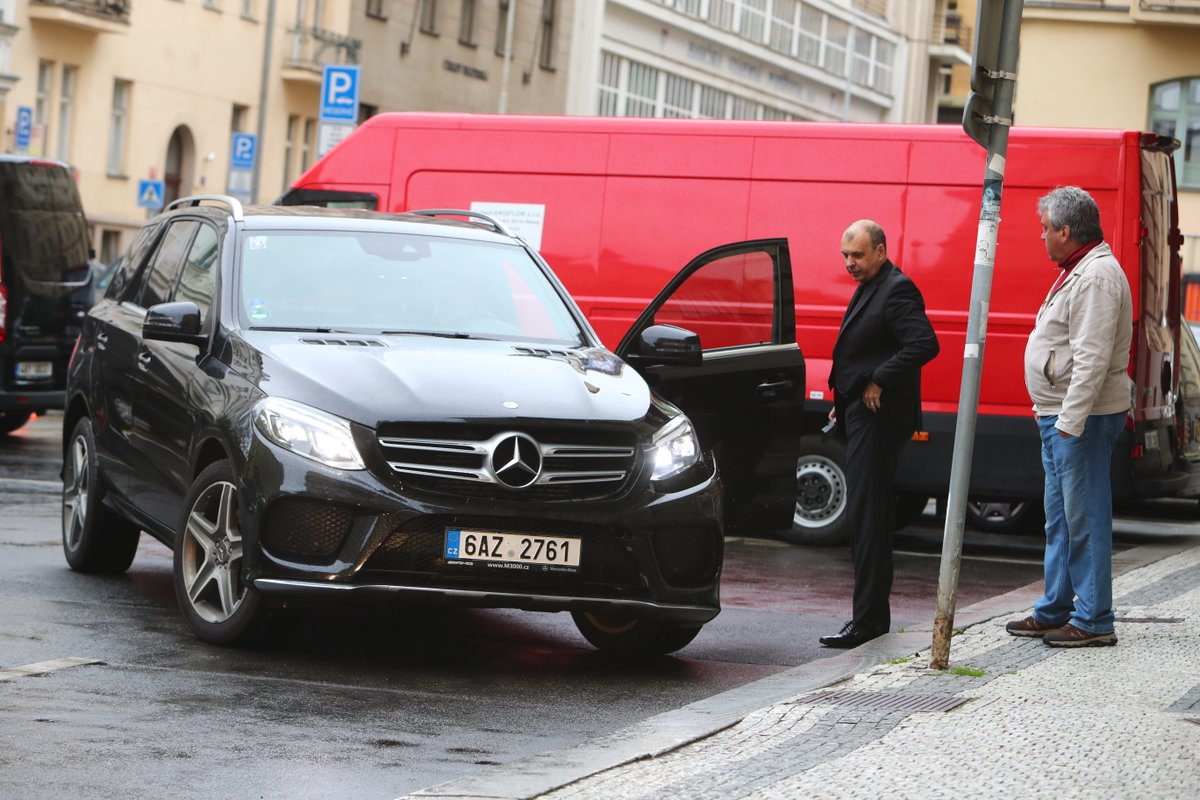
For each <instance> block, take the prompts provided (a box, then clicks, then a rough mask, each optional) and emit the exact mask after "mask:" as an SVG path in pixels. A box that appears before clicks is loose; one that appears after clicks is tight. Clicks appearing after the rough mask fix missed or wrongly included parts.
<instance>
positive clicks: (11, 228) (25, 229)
mask: <svg viewBox="0 0 1200 800" xmlns="http://www.w3.org/2000/svg"><path fill="white" fill-rule="evenodd" d="M0 242H2V243H3V247H4V260H5V266H6V267H9V268H11V269H12V270H14V271H15V272H16V273H18V274H19V275H21V276H22V277H23V278H24V280H25V282H27V283H31V284H55V283H64V284H74V283H78V282H79V281H81V280H86V279H87V274H88V273H87V270H88V232H87V221H86V220H85V219H84V216H83V207H82V205H81V204H80V202H79V192H78V190H77V189H76V188H75V180H74V179H73V178H72V177H71V173H70V172H68V171H67V169H66V168H65V167H63V166H62V165H61V164H55V163H52V162H38V161H0Z"/></svg>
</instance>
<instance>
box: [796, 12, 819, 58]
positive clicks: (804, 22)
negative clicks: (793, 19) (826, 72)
mask: <svg viewBox="0 0 1200 800" xmlns="http://www.w3.org/2000/svg"><path fill="white" fill-rule="evenodd" d="M824 31H825V14H824V13H822V12H820V11H818V10H817V9H815V8H813V7H812V6H810V5H809V4H808V3H802V4H801V5H800V28H799V30H797V31H796V57H797V58H799V59H800V60H801V61H803V62H804V63H805V64H812V65H814V66H817V65H819V64H820V63H821V40H822V39H823V38H825V33H824Z"/></svg>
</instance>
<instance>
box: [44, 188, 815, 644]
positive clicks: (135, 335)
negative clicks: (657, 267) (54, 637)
mask: <svg viewBox="0 0 1200 800" xmlns="http://www.w3.org/2000/svg"><path fill="white" fill-rule="evenodd" d="M742 292H744V293H745V295H746V297H747V298H748V299H747V300H745V301H744V302H741V301H739V299H738V297H730V296H729V295H730V294H731V293H732V294H738V293H742ZM771 298H773V299H771ZM792 314H793V299H792V288H791V273H790V267H789V263H788V257H787V245H786V242H785V241H784V240H761V241H755V242H744V243H739V244H736V245H731V246H729V247H725V248H718V249H716V250H713V251H709V252H708V253H706V254H704V255H703V256H701V257H699V258H698V259H696V260H695V261H693V262H692V263H691V264H689V265H688V266H687V267H686V268H685V269H684V271H683V272H682V273H680V274H679V276H678V277H677V278H676V279H675V280H674V281H673V282H672V283H671V285H669V286H668V287H667V289H666V290H665V291H664V293H663V295H661V296H660V297H659V298H658V299H656V300H655V301H654V303H653V304H652V305H651V306H650V308H648V309H647V311H646V312H645V314H643V315H642V317H641V318H639V319H638V321H637V322H636V324H635V325H634V327H633V328H632V329H631V330H630V332H629V334H628V335H627V336H626V337H625V339H624V341H623V342H622V343H621V345H620V347H618V348H617V352H616V353H613V352H611V351H609V350H607V349H605V348H604V347H603V346H602V345H601V344H600V342H599V340H598V339H597V337H596V335H595V333H594V332H593V331H592V329H591V327H590V326H589V325H588V323H587V321H586V320H585V319H584V317H583V316H582V314H581V313H580V312H579V310H578V308H577V306H576V305H575V304H574V303H573V302H572V301H571V299H570V297H569V296H568V294H567V292H566V291H565V289H564V288H563V286H562V285H561V284H560V283H559V281H558V280H557V279H556V277H555V276H554V274H553V272H552V271H551V270H550V268H549V267H548V266H547V265H546V264H545V263H544V262H543V261H542V259H541V258H540V257H539V256H538V254H537V253H536V252H534V251H533V250H532V249H531V248H529V247H528V246H527V245H526V244H525V243H524V242H523V241H521V240H520V239H519V238H517V237H515V236H513V235H512V234H511V233H510V232H508V231H507V230H506V229H505V228H504V226H503V225H501V224H499V223H497V222H494V221H492V220H490V219H488V218H486V217H482V216H481V215H478V214H473V213H472V212H465V211H431V212H416V213H413V214H378V213H373V212H365V211H357V210H346V209H342V210H330V209H318V208H310V207H276V206H270V207H267V206H262V207H259V206H249V207H245V208H244V207H243V206H242V205H241V204H240V203H239V202H238V201H237V200H235V199H233V198H230V197H193V198H184V199H182V200H179V201H176V202H175V203H172V204H171V206H170V207H169V208H168V209H167V211H166V212H165V213H164V214H162V215H160V216H158V217H157V218H155V219H154V220H152V221H151V222H149V223H148V224H147V225H146V226H145V227H144V228H143V229H142V231H141V232H140V233H139V234H138V236H137V237H136V239H135V241H134V242H133V245H132V247H131V249H130V250H129V252H128V253H127V254H126V255H125V257H124V260H123V263H122V265H121V267H120V270H119V271H118V272H117V273H116V275H115V276H114V278H113V280H112V283H111V284H110V286H109V288H108V291H107V294H106V296H105V297H104V298H103V299H102V300H101V301H100V302H99V303H97V304H96V305H95V306H94V307H93V308H92V310H91V311H90V312H89V313H88V315H87V317H86V319H85V321H84V325H83V332H82V335H81V336H80V339H79V342H78V344H77V346H76V350H75V353H74V355H73V357H72V359H71V363H70V368H69V375H68V385H67V405H66V412H65V420H64V427H63V431H64V438H63V450H64V466H63V547H64V550H65V554H66V558H67V561H68V563H69V564H70V565H71V567H73V568H74V569H77V570H81V571H87V572H121V571H124V570H126V569H128V568H129V567H130V565H131V563H132V561H133V557H134V553H135V550H136V547H137V540H138V537H139V535H140V532H141V531H143V530H144V531H146V532H148V533H150V534H151V535H152V536H154V537H155V538H157V539H159V540H161V541H162V542H164V543H165V544H167V545H168V546H170V547H171V548H172V549H173V550H174V580H175V589H176V594H177V596H178V600H179V604H180V606H181V608H182V610H183V614H184V616H185V618H186V619H187V622H188V624H189V625H190V626H191V628H192V630H193V631H194V632H195V634H196V635H197V636H198V637H200V638H201V639H204V640H206V641H210V642H216V643H235V642H239V641H244V640H245V639H246V638H247V637H249V636H252V635H253V632H254V631H255V630H256V628H257V623H259V622H260V621H261V620H262V619H264V616H265V612H266V611H267V610H268V609H270V608H271V607H272V605H274V604H280V603H284V602H287V603H288V604H293V603H296V602H321V601H328V600H335V599H350V598H354V599H358V600H368V601H370V600H377V601H386V600H398V601H402V602H404V603H408V604H411V605H421V604H458V605H466V606H474V607H509V608H521V609H531V610H542V611H569V612H571V613H572V615H573V617H574V619H575V621H576V624H577V625H578V627H579V629H580V631H581V632H582V633H583V635H584V636H585V637H586V638H587V639H588V640H589V641H590V642H592V643H593V644H594V645H596V646H597V647H600V648H602V649H609V650H613V651H616V652H625V653H666V652H671V651H674V650H677V649H679V648H681V647H683V646H684V645H686V644H687V643H688V642H690V641H691V640H692V639H693V638H694V637H695V635H696V634H697V632H698V631H699V630H700V628H701V626H702V625H703V624H704V623H705V622H707V621H708V620H710V619H712V618H713V617H714V616H716V614H717V613H718V611H719V609H720V604H719V591H718V589H719V579H720V573H721V561H722V553H723V532H724V530H725V528H726V523H727V522H729V523H730V524H731V525H734V526H736V525H738V524H742V525H748V526H752V525H755V524H762V525H763V529H768V528H769V526H772V525H774V526H775V527H781V526H783V525H784V524H785V523H786V520H787V519H788V518H790V515H791V513H792V509H793V506H794V486H795V483H794V476H793V474H792V466H793V465H794V464H795V463H796V451H797V449H798V448H797V445H798V426H799V424H800V413H799V412H800V408H799V406H800V403H801V396H802V392H803V387H804V366H803V358H802V356H801V354H800V352H799V350H798V348H797V347H796V344H795V340H794V339H795V331H794V327H795V326H794V322H793V317H792ZM685 322H686V323H687V324H688V327H689V328H691V330H688V329H685V328H683V327H680V323H685ZM702 337H709V338H711V339H712V340H713V341H712V346H711V347H708V346H702V345H701V338H702ZM718 466H719V467H720V472H718Z"/></svg>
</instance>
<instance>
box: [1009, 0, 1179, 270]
mask: <svg viewBox="0 0 1200 800" xmlns="http://www.w3.org/2000/svg"><path fill="white" fill-rule="evenodd" d="M1028 14H1029V12H1028V11H1027V12H1026V17H1025V18H1024V20H1023V22H1022V26H1021V59H1020V64H1019V68H1018V77H1017V94H1016V101H1015V104H1014V105H1015V108H1014V119H1015V122H1016V124H1017V125H1039V126H1042V125H1045V126H1056V127H1069V128H1123V129H1133V130H1145V129H1146V127H1147V125H1148V124H1149V106H1150V87H1151V86H1152V85H1154V84H1156V83H1160V82H1162V81H1167V80H1173V79H1176V78H1182V77H1187V76H1200V25H1196V24H1187V23H1181V24H1176V25H1143V24H1134V23H1132V22H1130V21H1129V18H1128V17H1127V16H1126V15H1124V14H1119V15H1116V19H1115V20H1114V21H1113V22H1100V21H1085V20H1079V19H1070V20H1063V19H1042V18H1031V17H1030V16H1029V15H1028ZM1108 15H1109V16H1112V14H1111V12H1109V13H1108ZM1179 216H1180V229H1181V230H1182V231H1183V233H1184V235H1185V236H1187V237H1188V240H1187V244H1186V245H1185V252H1184V266H1185V269H1190V270H1200V245H1198V242H1200V191H1197V190H1181V191H1180V193H1179Z"/></svg>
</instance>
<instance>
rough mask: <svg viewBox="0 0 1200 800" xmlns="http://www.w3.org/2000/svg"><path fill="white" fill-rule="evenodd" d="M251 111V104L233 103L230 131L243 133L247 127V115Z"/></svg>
mask: <svg viewBox="0 0 1200 800" xmlns="http://www.w3.org/2000/svg"><path fill="white" fill-rule="evenodd" d="M249 113H250V106H243V105H238V104H237V103H234V104H233V113H232V114H230V115H229V132H230V133H241V132H243V131H245V130H247V128H246V116H247V115H248V114H249Z"/></svg>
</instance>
